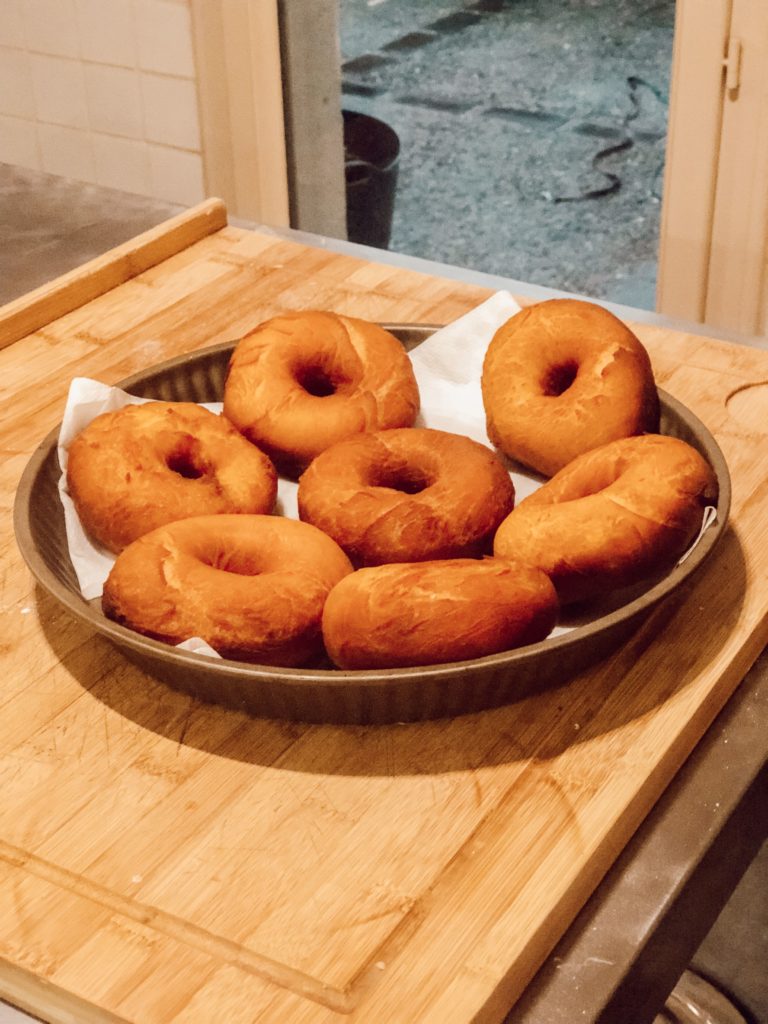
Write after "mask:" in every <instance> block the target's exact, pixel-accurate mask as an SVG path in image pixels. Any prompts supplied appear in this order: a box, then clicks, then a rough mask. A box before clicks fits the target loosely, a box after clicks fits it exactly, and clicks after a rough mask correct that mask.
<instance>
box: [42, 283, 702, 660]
mask: <svg viewBox="0 0 768 1024" xmlns="http://www.w3.org/2000/svg"><path fill="white" fill-rule="evenodd" d="M519 309H520V306H519V305H518V304H517V302H516V301H515V299H514V298H513V297H512V295H510V293H509V292H505V291H501V292H497V293H496V294H494V295H492V296H491V298H489V299H487V300H486V301H485V302H483V303H481V304H480V305H479V306H476V307H475V309H473V310H470V312H469V313H466V314H465V315H464V316H462V317H459V319H458V320H454V321H453V322H452V323H450V324H448V325H447V326H446V327H443V328H440V329H439V330H438V331H436V332H435V333H434V334H433V335H431V336H430V337H429V338H427V339H426V340H425V341H423V342H422V343H421V344H420V345H418V346H417V347H416V348H415V349H413V351H412V352H411V353H410V357H411V363H412V365H413V369H414V373H415V376H416V380H417V383H418V385H419V392H420V396H421V409H420V412H419V415H418V418H417V421H416V424H415V425H416V426H421V427H431V428H432V429H435V430H447V431H451V432H453V433H456V434H463V435H465V436H466V437H470V438H472V439H473V440H475V441H479V442H480V443H481V444H485V445H488V444H489V441H488V435H487V434H486V429H485V409H484V407H483V399H482V392H481V386H480V379H481V374H482V368H483V360H484V358H485V352H486V349H487V348H488V344H489V342H490V340H491V338H492V337H493V335H494V333H495V332H496V330H497V329H498V328H499V327H500V326H501V325H502V324H503V323H505V322H506V321H507V320H508V319H509V318H510V317H511V316H513V315H514V314H515V313H517V312H518V311H519ZM149 401H153V399H147V398H138V397H137V396H135V395H130V394H128V393H127V392H125V391H122V390H121V389H120V388H117V387H110V386H109V385H106V384H101V383H100V382H99V381H95V380H91V379H89V378H86V377H76V378H75V379H74V380H73V381H72V383H71V385H70V389H69V394H68V397H67V403H66V407H65V410H64V416H63V419H62V424H61V431H60V434H59V444H58V455H59V464H60V466H61V468H62V475H61V479H60V481H59V495H60V497H61V501H62V504H63V506H64V519H65V526H66V534H67V543H68V545H69V555H70V558H71V560H72V565H73V568H74V570H75V574H76V575H77V579H78V583H79V585H80V590H81V592H82V594H83V597H85V598H86V599H87V600H92V599H93V598H97V597H99V596H100V595H101V593H102V588H103V585H104V582H105V580H106V578H107V576H108V575H109V572H110V569H111V568H112V565H113V564H114V561H115V556H114V555H112V554H111V553H110V552H108V551H105V550H104V549H102V548H100V547H98V546H96V545H95V544H94V543H93V542H92V541H91V540H90V538H89V537H88V536H87V535H86V533H85V531H84V530H83V528H82V526H81V524H80V520H79V518H78V516H77V513H76V511H75V508H74V505H73V503H72V499H71V497H70V496H69V493H68V491H67V486H66V470H67V450H68V447H69V444H70V443H71V441H72V439H73V438H74V437H75V435H76V434H78V433H79V432H80V431H81V430H83V429H84V428H85V427H86V426H87V425H88V423H90V421H91V420H92V419H94V418H95V417H96V416H98V415H100V414H101V413H103V412H111V411H113V410H116V409H121V408H123V406H125V405H140V404H143V403H145V402H149ZM205 408H207V409H210V410H211V411H212V412H216V413H220V412H221V403H207V404H205ZM502 458H503V459H504V462H505V464H506V465H507V466H508V468H510V472H511V476H512V479H513V482H514V485H515V503H516V504H518V503H519V502H520V501H522V499H523V498H524V497H526V496H527V495H528V494H531V493H532V492H533V491H535V490H536V488H537V487H539V486H541V483H542V478H541V477H538V476H535V475H528V474H526V473H525V472H522V471H521V470H520V467H518V466H517V465H514V467H513V464H512V463H511V462H510V461H509V460H508V459H506V458H505V457H504V456H502ZM297 492H298V484H297V483H296V482H295V481H293V480H288V479H286V478H284V477H279V478H278V487H277V502H276V507H275V512H276V513H277V514H280V515H284V516H287V517H288V518H290V519H298V505H297ZM715 518H716V510H715V509H707V514H705V517H704V522H703V523H702V527H701V531H700V533H699V536H698V537H697V538H696V540H695V541H694V542H693V544H692V545H691V546H690V548H689V549H688V550H687V551H686V553H685V554H684V555H683V556H682V557H681V558H680V560H679V561H680V562H682V561H684V560H685V559H686V558H687V557H688V556H689V555H690V553H691V551H692V550H693V549H694V547H695V546H696V544H697V543H698V540H699V538H700V537H701V535H702V534H703V533H704V531H705V530H706V529H707V528H708V527H709V526H710V525H711V523H712V522H713V521H714V519H715ZM678 564H679V563H678ZM646 589H647V587H646ZM602 614H604V611H602V610H601V611H596V612H595V614H594V616H593V617H592V618H593V619H594V618H598V617H599V616H601V615H602ZM587 621H591V619H589V618H585V619H580V621H579V622H578V623H575V622H574V623H573V624H571V623H568V624H561V625H558V626H556V627H555V629H554V631H553V632H552V633H551V634H550V635H551V636H556V635H558V634H561V633H565V632H569V631H570V630H571V629H574V628H576V625H582V624H584V623H585V622H587ZM178 646H179V647H180V648H183V649H185V650H192V651H195V652H197V653H201V654H208V655H210V656H213V657H219V655H218V654H217V653H216V652H215V651H214V650H213V649H212V648H211V647H210V646H209V645H208V644H206V643H205V641H204V640H201V639H200V638H198V637H193V638H190V639H189V640H186V641H184V643H182V644H179V645H178Z"/></svg>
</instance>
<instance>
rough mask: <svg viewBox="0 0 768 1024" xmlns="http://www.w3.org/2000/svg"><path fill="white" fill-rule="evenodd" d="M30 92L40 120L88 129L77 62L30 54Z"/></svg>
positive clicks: (82, 74) (83, 82)
mask: <svg viewBox="0 0 768 1024" xmlns="http://www.w3.org/2000/svg"><path fill="white" fill-rule="evenodd" d="M29 59H30V63H31V67H32V93H33V95H34V100H35V110H36V112H37V119H38V120H39V121H46V122H48V123H50V124H63V125H66V126H67V127H69V128H88V103H87V101H86V96H85V74H84V69H83V65H82V63H81V62H80V61H79V60H67V59H66V58H64V57H46V56H44V55H43V54H39V53H33V54H30V58H29Z"/></svg>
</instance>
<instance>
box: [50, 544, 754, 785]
mask: <svg viewBox="0 0 768 1024" xmlns="http://www.w3.org/2000/svg"><path fill="white" fill-rule="evenodd" d="M746 579H747V575H746V565H745V561H744V555H743V550H742V548H741V545H740V543H739V539H738V536H737V534H736V533H735V531H734V530H733V528H732V527H729V528H728V529H727V530H726V531H725V533H724V534H723V537H722V538H721V541H720V543H719V545H718V548H717V550H716V551H715V552H714V553H713V558H712V560H711V563H710V564H709V565H707V566H704V567H702V569H701V570H700V571H699V572H698V573H697V574H696V576H695V578H694V579H693V580H691V581H690V582H688V583H687V584H685V585H684V586H683V587H681V588H679V589H678V590H677V591H675V592H674V593H673V594H671V595H670V596H669V597H668V598H667V599H666V600H665V601H663V602H662V603H661V604H660V605H659V606H657V607H656V608H655V609H654V610H653V611H652V612H651V614H650V615H649V617H648V618H647V619H646V620H645V621H644V622H643V623H642V624H641V625H640V627H639V628H638V629H637V630H636V631H635V632H634V634H633V635H632V636H631V637H630V639H629V640H628V641H626V642H625V643H624V644H623V646H622V647H620V648H619V649H618V650H617V651H616V652H615V653H614V654H612V655H610V656H609V657H608V658H606V659H605V660H604V661H602V662H601V663H600V664H598V665H596V666H593V667H592V668H591V669H588V670H587V671H585V672H582V673H581V674H579V675H577V676H575V677H573V678H572V679H571V680H570V681H568V682H566V683H564V684H563V685H560V686H555V687H550V688H548V689H546V690H544V691H542V692H539V693H529V694H527V695H524V696H521V697H520V699H518V700H516V701H515V702H514V703H512V704H508V705H505V706H502V707H498V708H492V709H490V710H487V711H481V712H475V713H471V714H467V715H459V716H457V717H455V718H444V719H437V720H434V721H426V722H412V723H397V724H392V725H304V724H302V723H299V722H289V721H278V720H269V719H259V718H251V717H249V716H247V715H245V714H243V713H242V712H239V711H235V710H229V709H226V708H223V707H218V706H216V705H211V704H204V703H202V702H200V701H199V700H197V699H196V698H194V697H191V696H189V695H187V694H184V693H180V692H177V691H174V690H172V689H171V688H170V687H169V686H167V685H165V684H164V683H161V682H158V681H156V680H155V679H153V678H151V677H150V676H148V675H147V674H146V673H144V672H143V671H142V670H141V669H139V668H137V667H136V666H135V665H133V664H132V663H131V662H129V661H127V660H126V659H125V658H124V657H123V655H122V654H121V653H120V652H119V651H118V650H117V649H116V648H114V647H113V646H112V644H110V643H109V642H108V641H106V640H104V639H102V638H100V637H94V636H93V635H92V634H90V633H89V631H88V630H87V629H86V627H84V626H81V625H80V623H79V622H77V621H75V620H68V622H69V624H68V628H67V630H66V631H64V632H65V633H66V637H67V639H66V641H63V640H62V635H63V631H62V629H61V609H60V608H59V606H58V605H57V604H56V603H55V602H54V601H53V599H52V598H51V597H49V596H48V594H47V593H45V592H44V591H43V590H41V589H40V588H38V589H37V606H38V610H39V614H40V621H41V625H42V628H43V630H44V632H45V635H46V637H47V640H48V642H49V643H50V645H51V647H52V649H53V650H54V653H56V654H57V657H58V658H59V660H60V662H61V663H62V664H63V665H64V666H65V667H66V668H67V669H68V671H70V672H71V673H72V675H73V676H74V678H75V679H76V680H77V681H78V682H79V683H80V685H81V686H82V687H83V688H84V689H85V690H87V691H88V694H89V695H90V697H92V698H94V699H96V700H97V701H100V702H101V703H103V704H104V705H106V706H107V707H108V708H111V709H112V711H114V712H116V713H117V714H119V715H122V716H124V717H125V718H127V719H130V720H131V721H132V722H134V723H136V724H137V725H139V726H140V727H141V728H144V729H147V730H150V731H152V732H155V733H157V734H158V735H162V736H165V737H166V738H168V739H170V740H172V741H173V742H174V743H177V744H184V745H187V746H190V747H193V748H197V749H200V750H205V751H208V752H209V753H211V754H215V755H217V756H221V757H226V758H231V759H234V760H238V761H242V762H245V763H252V764H263V765H273V766H275V767H281V768H284V769H287V770H290V771H294V772H312V773H319V774H331V775H333V774H343V775H364V776H378V775H383V776H392V775H399V774H414V773H415V774H422V773H424V774H440V773H444V772H460V771H466V770H473V769H477V768H480V767H482V766H491V765H496V764H505V763H512V762H515V761H524V760H529V759H533V760H535V761H542V760H549V759H552V758H555V757H557V756H558V755H559V754H561V753H562V752H563V751H564V750H567V749H568V748H569V747H572V746H573V745H574V744H582V743H589V742H590V741H591V740H594V739H596V738H598V737H601V736H604V735H605V734H607V733H611V732H614V731H616V730H620V729H622V728H623V727H625V726H627V725H630V724H631V723H632V722H635V721H637V720H640V719H644V718H646V717H647V716H649V715H650V714H652V713H653V712H654V711H655V710H656V709H657V708H659V707H660V706H661V705H663V704H666V703H669V702H673V703H674V702H675V701H676V700H677V699H678V698H679V697H680V696H681V695H683V694H684V692H685V691H686V690H687V688H688V687H689V686H690V685H691V684H692V683H694V681H696V680H697V679H699V678H700V677H702V676H703V675H705V674H706V672H707V669H708V668H710V667H711V666H714V664H715V663H716V662H717V661H718V656H719V653H720V652H721V650H722V648H723V646H724V645H725V643H726V642H727V640H728V638H729V637H730V636H731V635H732V633H733V631H734V629H735V627H736V625H737V623H738V620H739V617H740V614H741V609H742V606H743V603H744V597H745V588H746ZM73 631H77V632H78V633H81V634H82V641H80V642H75V643H74V644H73ZM729 666H730V668H729ZM745 667H746V666H744V667H742V668H738V667H734V666H732V665H731V663H730V661H728V660H726V662H725V664H724V666H721V668H719V669H718V672H719V676H720V678H719V680H718V681H717V682H714V683H713V684H712V686H710V687H709V688H708V689H707V691H706V694H705V695H704V696H703V697H702V698H701V701H702V703H706V702H708V701H710V700H712V697H711V696H710V693H714V694H715V695H716V696H715V698H714V699H715V700H717V701H718V707H719V705H720V704H721V703H722V700H723V699H725V698H726V697H727V695H728V694H729V693H730V691H731V690H732V689H733V688H735V685H736V684H737V682H738V681H739V679H740V678H741V676H742V675H743V671H744V669H745ZM713 671H714V668H713ZM731 677H733V678H731ZM722 687H726V688H727V692H724V691H723V689H722ZM670 707H671V713H673V714H674V713H675V711H674V709H673V708H672V704H670ZM687 713H688V712H686V711H685V710H684V709H681V710H680V714H681V715H685V714H687Z"/></svg>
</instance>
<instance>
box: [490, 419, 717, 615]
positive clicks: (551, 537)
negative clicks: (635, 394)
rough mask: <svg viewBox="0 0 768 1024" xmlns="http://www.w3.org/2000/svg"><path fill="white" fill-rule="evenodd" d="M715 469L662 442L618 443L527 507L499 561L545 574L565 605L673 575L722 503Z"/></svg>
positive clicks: (670, 441) (514, 518)
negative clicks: (709, 510)
mask: <svg viewBox="0 0 768 1024" xmlns="http://www.w3.org/2000/svg"><path fill="white" fill-rule="evenodd" d="M717 491H718V487H717V478H716V476H715V474H714V471H713V470H712V468H711V467H710V465H709V463H708V462H707V461H706V460H705V459H704V458H703V457H702V456H701V455H700V454H699V453H698V452H697V451H696V449H695V448H692V447H691V446H690V445H689V444H687V443H686V442H685V441H680V440H678V439H677V438H674V437H666V436H663V435H660V434H646V435H644V436H642V437H630V438H624V439H622V440H619V441H611V442H609V443H608V444H606V445H602V446H601V447H600V448H596V449H594V450H593V451H591V452H586V453H585V454H584V455H580V456H579V457H578V458H576V459H574V460H573V461H572V462H571V463H569V465H568V466H566V467H565V469H561V470H560V472H559V473H557V474H555V476H553V477H552V479H551V480H549V481H547V482H546V483H545V484H543V485H542V486H541V487H540V488H539V489H538V490H536V491H534V492H533V494H531V495H529V497H527V498H525V499H524V500H523V501H521V502H520V504H519V505H518V507H517V508H516V509H515V510H514V511H513V512H512V513H511V514H510V515H509V516H508V517H507V518H506V519H505V520H504V522H503V523H502V524H501V526H500V527H499V529H498V531H497V533H496V537H495V539H494V544H493V548H494V554H495V555H496V556H498V557H500V558H507V557H509V558H515V559H522V560H524V561H526V562H530V563H531V564H532V565H536V566H538V567H539V568H540V569H543V570H544V572H546V573H547V574H548V575H549V576H550V577H551V579H552V582H553V583H554V584H555V588H556V590H557V593H558V596H559V598H560V601H561V602H562V603H564V604H565V603H568V602H571V601H578V600H583V599H586V598H593V597H598V596H602V595H604V594H607V593H609V592H610V591H612V590H616V589H618V588H620V587H624V586H627V585H629V584H632V583H636V582H638V581H640V580H642V579H645V578H646V577H648V576H651V575H652V574H653V573H655V572H658V571H660V570H662V569H664V568H666V567H668V566H669V565H670V564H671V563H672V562H673V561H674V560H675V559H676V558H678V557H679V556H680V555H681V554H683V552H684V551H685V549H686V548H687V547H688V545H689V544H690V543H691V541H692V540H693V539H694V537H695V536H696V533H697V531H698V530H699V528H700V526H701V523H702V518H703V513H704V509H705V507H706V506H707V505H712V504H714V503H715V501H716V500H717Z"/></svg>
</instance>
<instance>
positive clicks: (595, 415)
mask: <svg viewBox="0 0 768 1024" xmlns="http://www.w3.org/2000/svg"><path fill="white" fill-rule="evenodd" d="M481 383H482V393H483V404H484V406H485V414H486V424H487V430H488V437H489V438H490V440H491V442H492V443H493V444H495V445H496V446H497V447H498V448H500V449H501V450H502V451H503V452H504V453H505V454H506V455H508V456H509V457H510V458H512V459H515V460H516V461H517V462H520V463H522V464H523V465H525V466H530V467H531V468H532V469H535V470H536V471H537V472H539V473H543V474H544V475H545V476H552V475H553V474H554V473H556V472H557V471H558V470H559V469H562V468H563V466H565V465H567V464H568V463H569V462H570V461H571V459H574V458H576V456H577V455H581V453H582V452H586V451H590V450H591V449H592V448H597V447H598V445H601V444H605V443H606V442H608V441H613V440H616V439H617V438H620V437H630V436H632V435H635V434H642V433H646V432H653V431H657V430H658V428H659V398H658V392H657V391H656V385H655V383H654V378H653V371H652V369H651V362H650V359H649V358H648V353H647V352H646V350H645V348H644V347H643V345H642V344H641V343H640V341H639V340H638V339H637V338H636V337H635V335H634V334H633V333H632V331H630V330H629V328H628V327H627V326H626V325H625V324H623V323H622V322H621V320H619V319H618V318H617V317H615V316H614V315H613V314H612V313H609V312H608V310H607V309H603V308H602V307H601V306H597V305H595V304H594V303H591V302H584V301H582V300H580V299H549V300H547V301H546V302H539V303H537V304H536V305H533V306H528V307H527V308H526V309H523V310H521V311H520V312H519V313H516V314H515V315H514V316H513V317H511V318H510V319H509V320H508V321H507V322H506V323H505V324H503V325H502V326H501V327H500V328H499V330H498V331H497V332H496V334H495V335H494V337H493V338H492V339H491V343H490V345H489V346H488V350H487V352H486V354H485V360H484V363H483V373H482V382H481Z"/></svg>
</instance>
